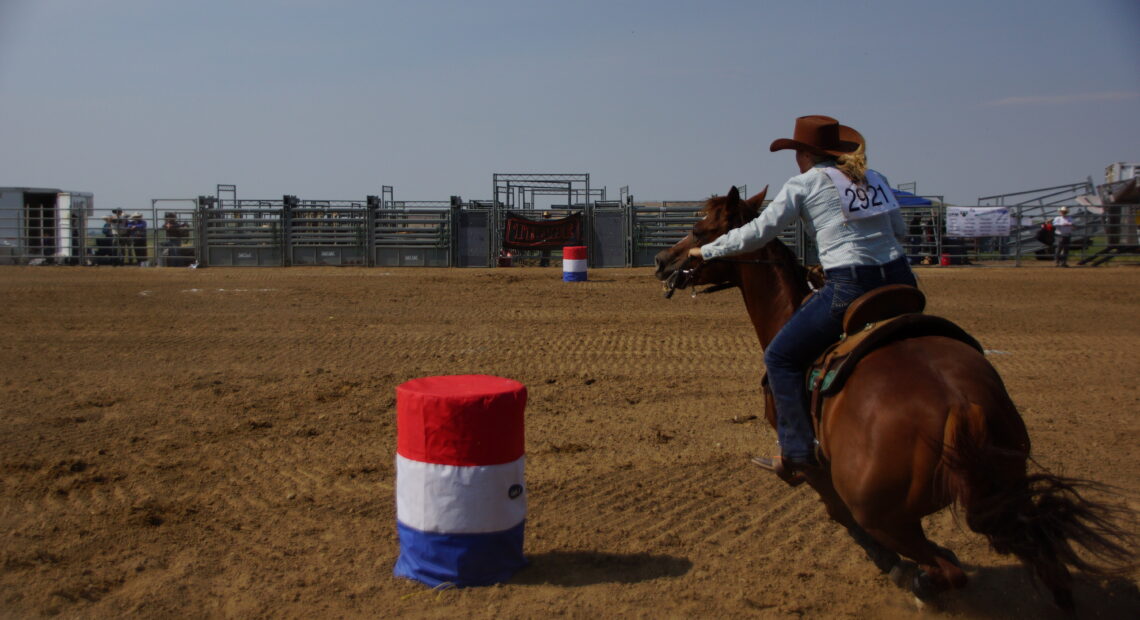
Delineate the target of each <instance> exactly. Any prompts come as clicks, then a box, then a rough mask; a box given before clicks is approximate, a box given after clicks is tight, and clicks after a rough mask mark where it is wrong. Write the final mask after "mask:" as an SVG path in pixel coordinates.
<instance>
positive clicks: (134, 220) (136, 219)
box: [127, 211, 147, 267]
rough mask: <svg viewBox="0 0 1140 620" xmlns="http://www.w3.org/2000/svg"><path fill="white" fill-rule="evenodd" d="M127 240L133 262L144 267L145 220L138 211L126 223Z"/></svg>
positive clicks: (145, 264) (145, 262)
mask: <svg viewBox="0 0 1140 620" xmlns="http://www.w3.org/2000/svg"><path fill="white" fill-rule="evenodd" d="M127 240H128V242H129V244H130V246H131V250H132V251H133V252H134V257H135V262H136V263H138V265H139V266H141V267H146V266H147V249H146V220H145V219H143V214H142V213H139V212H138V211H135V212H134V213H132V214H131V219H130V220H129V221H128V222H127Z"/></svg>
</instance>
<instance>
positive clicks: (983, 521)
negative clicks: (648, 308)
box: [656, 187, 1135, 609]
mask: <svg viewBox="0 0 1140 620" xmlns="http://www.w3.org/2000/svg"><path fill="white" fill-rule="evenodd" d="M766 192H767V188H765V191H763V192H761V193H760V194H758V195H756V196H753V197H752V198H751V199H749V200H747V201H742V200H741V199H740V195H739V193H738V192H737V189H736V188H735V187H734V188H732V190H731V191H730V192H729V194H728V196H724V197H715V198H712V199H710V200H709V201H708V202H707V203H706V206H705V209H704V218H703V219H702V220H701V221H699V222H697V224H696V225H695V226H694V227H693V229H692V231H691V232H690V234H689V235H688V236H686V237H685V238H684V239H682V240H681V241H680V242H678V243H677V244H676V245H675V246H673V247H672V248H670V249H668V250H664V251H662V252H661V253H659V254H658V255H657V258H656V260H657V272H656V276H657V278H658V279H660V280H662V281H664V282H665V286H666V289H667V296H668V295H671V294H672V291H673V290H674V289H677V288H685V287H687V286H696V285H701V284H708V285H712V286H710V289H712V288H715V289H717V290H719V289H721V288H727V287H739V288H740V290H741V293H742V294H743V296H744V304H745V307H746V308H747V310H748V316H749V318H750V319H751V321H752V325H753V327H754V328H755V330H756V335H757V337H758V338H759V340H760V345H761V346H762V347H766V346H767V345H768V343H769V342H771V340H772V339H773V338H774V337H775V335H776V333H777V332H778V331H779V330H780V327H781V326H783V324H784V323H785V322H786V321H787V320H788V319H789V318H790V317H791V315H792V313H793V312H794V311H795V310H796V308H797V307H798V306H799V304H800V303H801V301H802V300H803V299H804V298H805V297H806V296H807V295H808V294H809V293H810V287H809V284H808V279H809V273H808V271H807V270H806V269H804V268H803V267H802V266H801V265H800V264H799V263H798V262H797V260H796V257H795V255H794V254H793V253H792V252H791V251H790V250H789V249H788V248H787V247H786V246H785V245H784V244H782V243H780V241H779V240H776V241H773V242H772V243H770V244H768V245H767V246H765V247H764V248H762V249H760V250H758V251H757V252H755V253H753V254H750V255H745V256H742V257H737V258H731V259H717V260H711V261H700V260H699V259H689V258H688V253H689V249H690V248H693V247H695V246H699V245H702V244H703V243H706V242H708V241H711V240H713V239H715V238H717V237H718V236H720V235H722V234H724V233H725V232H726V231H728V230H729V229H731V228H736V227H739V226H741V225H742V224H744V223H745V222H747V221H749V220H751V219H752V218H754V217H756V215H757V214H758V213H759V209H760V207H761V205H762V204H763V200H764V196H765V194H766ZM694 261H695V262H694ZM706 290H708V289H706ZM768 421H769V423H771V424H772V425H773V427H774V426H775V418H774V415H773V411H772V407H769V408H768ZM818 439H819V441H820V444H821V451H822V456H823V461H824V464H825V467H824V471H823V472H822V473H814V474H812V475H810V476H808V482H809V483H810V484H811V486H812V487H813V488H814V489H815V490H816V491H817V492H818V493H819V495H820V497H821V499H822V500H823V502H824V504H825V505H826V507H827V511H828V515H829V516H830V517H831V518H832V519H833V520H835V521H837V522H838V523H840V524H842V525H843V526H844V527H845V528H846V529H847V531H848V532H849V533H850V534H851V536H852V537H853V538H854V539H855V541H856V542H857V543H858V544H859V545H860V546H862V547H863V549H864V550H865V551H866V552H867V554H868V556H869V557H870V558H871V559H872V560H873V561H874V562H875V564H876V565H877V566H878V567H879V569H880V570H882V571H883V572H889V573H890V574H891V577H892V579H893V580H894V581H895V582H896V583H898V584H899V585H900V586H903V587H908V588H910V589H911V591H913V592H914V593H915V594H916V595H917V596H919V597H920V598H926V597H929V596H931V595H933V594H935V593H937V592H939V591H942V590H946V589H949V588H956V587H962V586H964V585H965V584H966V575H965V573H964V572H963V571H962V568H961V566H960V565H959V563H958V560H957V558H956V557H955V556H954V554H953V553H952V552H950V551H949V550H947V549H944V548H942V547H939V546H938V545H936V544H934V543H932V542H931V541H930V540H928V539H927V538H926V535H925V533H924V532H923V529H922V524H921V519H922V518H923V517H924V516H926V515H929V514H931V513H934V512H936V511H938V510H941V509H942V508H945V507H947V506H949V505H951V504H954V503H955V502H956V503H957V505H958V507H959V509H960V510H961V511H962V512H964V513H965V520H966V523H967V525H968V526H969V527H970V529H972V530H973V531H975V532H977V533H979V534H982V535H984V536H986V537H987V538H988V539H989V542H990V544H991V545H992V546H993V548H994V550H995V551H997V552H999V553H1003V554H1011V553H1012V554H1013V555H1015V556H1016V557H1017V558H1018V559H1020V560H1021V562H1022V563H1023V564H1025V565H1026V566H1027V567H1029V568H1030V569H1031V570H1032V571H1033V572H1034V573H1035V574H1036V575H1037V576H1038V577H1039V578H1040V579H1041V581H1042V582H1043V583H1044V584H1045V585H1046V586H1047V587H1048V588H1049V589H1050V591H1051V592H1052V593H1053V597H1054V600H1055V601H1056V603H1057V604H1058V605H1059V606H1061V607H1062V608H1065V609H1072V607H1073V600H1072V590H1071V574H1070V572H1069V567H1070V566H1071V567H1075V568H1077V569H1080V570H1084V571H1087V572H1091V573H1095V574H1099V575H1105V574H1117V573H1118V572H1119V571H1121V570H1129V569H1130V568H1131V567H1130V563H1131V562H1134V558H1135V555H1134V554H1133V551H1132V550H1133V549H1134V548H1135V545H1134V542H1133V540H1132V536H1133V535H1132V534H1130V533H1129V532H1128V531H1127V530H1126V529H1125V528H1123V527H1121V526H1119V525H1117V519H1118V518H1124V519H1132V518H1133V515H1132V513H1130V512H1129V511H1128V510H1127V509H1125V508H1120V507H1115V506H1111V505H1106V504H1100V503H1094V502H1092V501H1089V500H1087V499H1085V498H1084V497H1082V496H1081V495H1080V494H1079V493H1078V489H1080V488H1082V487H1087V486H1094V487H1095V486H1099V485H1095V484H1092V483H1087V482H1083V481H1075V480H1070V479H1064V478H1061V477H1059V476H1055V475H1053V474H1049V473H1029V471H1028V460H1029V452H1030V450H1029V436H1028V433H1027V432H1026V428H1025V424H1024V423H1023V422H1022V419H1021V416H1020V415H1019V414H1018V412H1017V409H1016V408H1015V407H1014V404H1013V402H1012V401H1011V400H1010V397H1009V395H1008V394H1007V393H1006V389H1005V386H1004V384H1003V383H1002V380H1001V378H1000V377H999V376H998V373H997V371H995V370H994V368H993V366H991V365H990V364H989V362H988V361H987V360H986V359H985V357H984V356H983V354H982V353H980V352H979V351H978V350H977V349H975V348H973V347H971V346H969V345H967V344H965V343H963V342H961V341H959V340H955V339H951V338H948V337H944V336H919V337H911V338H906V339H903V340H897V341H894V342H891V343H889V344H886V345H885V346H883V347H882V348H879V349H876V350H875V351H873V352H872V353H870V354H869V355H867V356H866V357H864V358H863V359H862V360H861V361H860V362H859V363H858V365H857V366H856V367H855V370H854V371H853V372H852V374H851V375H850V377H849V378H848V380H847V383H846V384H845V386H844V387H843V389H842V391H840V392H839V393H838V394H836V395H835V396H834V397H831V398H829V399H828V400H827V401H826V403H825V405H824V412H823V419H822V422H821V424H820V427H819V437H818ZM1074 543H1075V544H1076V545H1079V546H1081V547H1083V548H1084V549H1085V550H1086V551H1087V552H1089V553H1091V554H1092V556H1093V557H1094V558H1096V559H1097V560H1098V561H1097V562H1095V563H1094V562H1092V561H1090V560H1088V559H1087V557H1086V554H1078V553H1077V552H1075V551H1074V546H1073V545H1074ZM900 555H901V556H904V557H906V558H910V559H911V560H913V561H914V562H915V563H917V570H916V567H915V565H914V564H910V563H909V562H905V561H902V560H900V558H899V556H900Z"/></svg>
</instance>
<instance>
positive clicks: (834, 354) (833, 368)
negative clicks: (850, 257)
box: [761, 284, 983, 456]
mask: <svg viewBox="0 0 1140 620" xmlns="http://www.w3.org/2000/svg"><path fill="white" fill-rule="evenodd" d="M925 308H926V296H925V295H923V294H922V291H920V290H918V289H917V288H915V287H913V286H907V285H905V284H893V285H890V286H883V287H880V288H877V289H875V290H873V291H870V292H868V293H866V294H864V295H862V296H861V297H859V298H858V299H856V300H855V301H854V302H852V303H851V305H850V306H848V307H847V311H846V313H844V315H843V335H842V336H840V338H839V341H838V342H836V343H834V344H832V345H831V346H830V347H828V348H827V350H825V351H824V352H823V354H822V355H820V356H819V357H818V358H816V360H815V362H813V363H812V365H811V366H810V367H809V369H808V372H807V374H806V375H805V379H806V381H807V393H808V402H809V403H810V411H811V417H812V426H813V427H814V430H815V432H816V437H819V427H820V423H821V421H822V418H823V408H824V404H825V402H826V400H827V398H829V397H831V396H834V395H836V394H838V393H839V392H840V391H842V390H843V386H844V385H845V384H846V383H847V380H848V378H849V377H850V376H851V373H852V372H854V370H855V365H856V364H858V363H859V360H860V359H862V358H864V357H866V356H867V354H869V353H870V352H871V351H874V350H875V349H878V348H880V347H883V346H886V345H887V344H890V343H892V342H897V341H899V340H904V339H907V338H916V337H920V336H943V337H946V338H951V339H954V340H958V341H961V342H964V343H966V344H968V345H970V346H971V347H973V348H975V349H977V350H978V352H979V353H981V352H983V350H982V346H981V345H980V344H978V341H977V340H975V339H974V337H973V336H971V335H970V334H968V333H966V330H964V329H962V328H961V327H959V326H957V325H956V324H954V323H953V322H951V321H949V320H947V319H944V318H942V317H938V316H932V315H929V314H923V310H924V309H925ZM761 385H762V387H763V391H764V406H765V408H766V410H767V411H766V412H765V413H766V414H767V416H768V419H769V420H774V419H775V415H774V414H775V412H776V403H775V399H773V397H772V392H771V389H770V388H769V387H768V375H767V373H765V374H764V377H763V378H762V379H761ZM821 456H822V455H821Z"/></svg>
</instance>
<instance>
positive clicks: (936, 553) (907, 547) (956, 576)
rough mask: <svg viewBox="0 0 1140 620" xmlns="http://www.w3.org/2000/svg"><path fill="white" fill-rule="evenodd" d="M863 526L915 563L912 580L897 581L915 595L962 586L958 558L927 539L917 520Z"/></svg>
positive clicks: (920, 595)
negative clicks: (901, 582)
mask: <svg viewBox="0 0 1140 620" xmlns="http://www.w3.org/2000/svg"><path fill="white" fill-rule="evenodd" d="M866 529H867V532H868V533H869V534H871V535H872V536H874V537H875V538H876V539H878V540H879V541H880V542H882V543H883V544H885V545H886V546H887V547H889V548H890V549H892V550H894V551H897V552H898V553H900V554H902V555H904V556H906V557H908V558H910V559H912V560H914V561H915V562H916V563H917V564H918V568H919V572H918V574H917V575H915V576H914V579H913V581H912V583H910V584H899V585H903V586H904V587H905V586H909V587H910V589H911V591H912V592H914V594H915V596H918V597H919V598H928V597H930V596H933V595H934V594H937V593H938V592H941V591H943V590H948V589H950V588H961V587H963V586H965V585H966V582H967V581H968V578H967V577H966V573H964V572H962V568H961V567H960V566H959V565H958V558H957V557H955V556H954V554H953V553H951V552H950V551H949V550H947V549H943V548H942V547H939V546H938V545H936V544H934V543H932V542H930V541H929V540H928V539H927V538H926V534H924V533H923V531H922V524H921V523H920V522H919V521H918V520H915V521H913V522H910V523H903V524H894V525H893V526H890V527H882V526H880V527H868V528H866Z"/></svg>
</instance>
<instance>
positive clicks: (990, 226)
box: [946, 207, 1009, 237]
mask: <svg viewBox="0 0 1140 620" xmlns="http://www.w3.org/2000/svg"><path fill="white" fill-rule="evenodd" d="M1008 235H1009V207H946V236H947V237H1005V236H1008Z"/></svg>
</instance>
